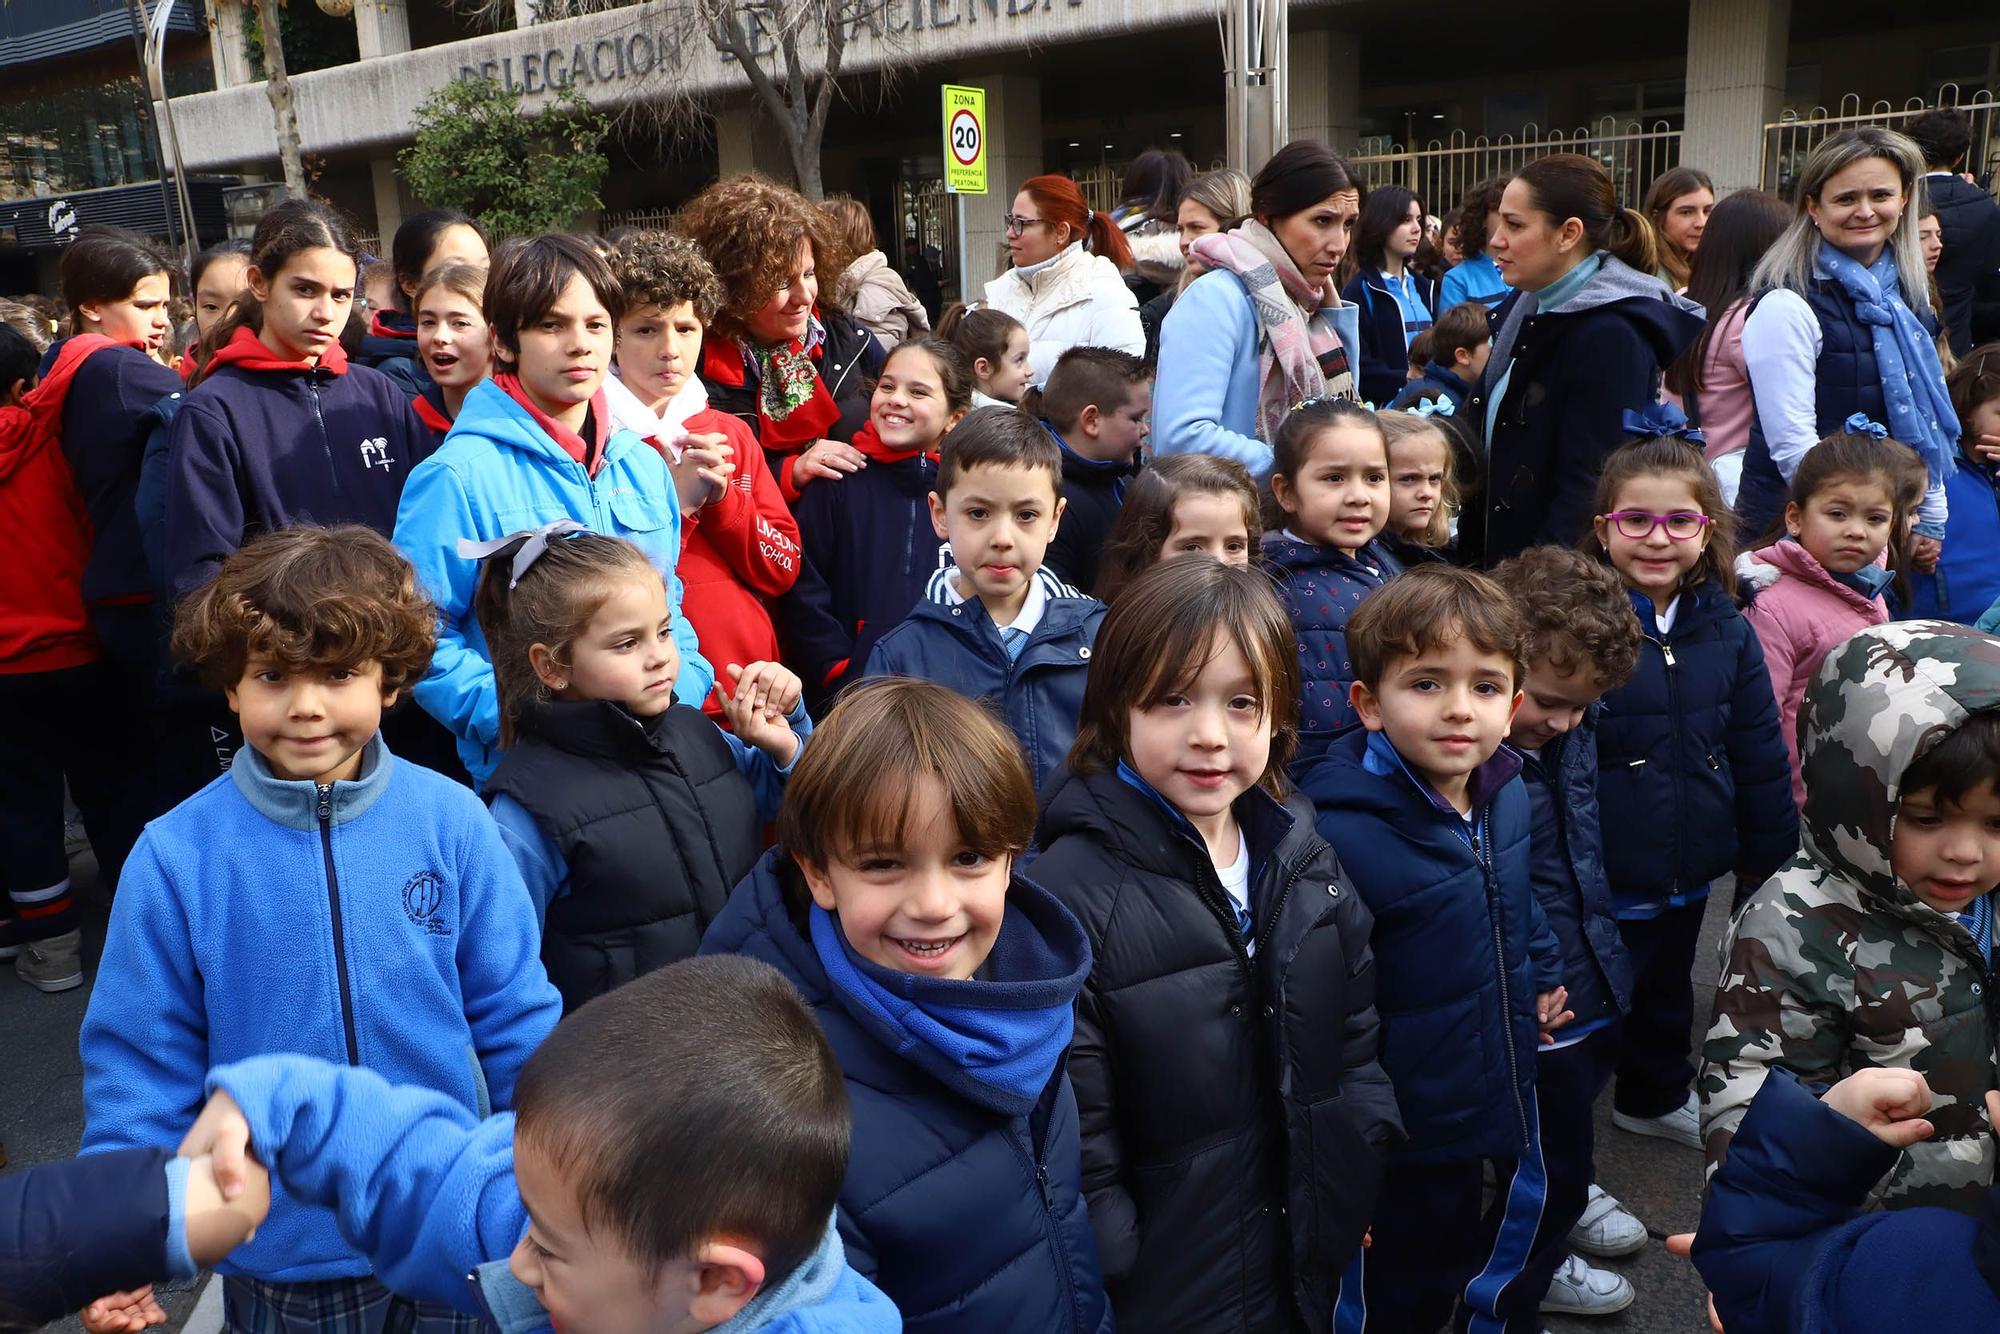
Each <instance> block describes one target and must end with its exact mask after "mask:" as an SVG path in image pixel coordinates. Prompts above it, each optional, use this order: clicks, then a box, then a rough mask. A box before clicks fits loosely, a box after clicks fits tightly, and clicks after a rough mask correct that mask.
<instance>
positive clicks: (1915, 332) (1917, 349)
mask: <svg viewBox="0 0 2000 1334" xmlns="http://www.w3.org/2000/svg"><path fill="white" fill-rule="evenodd" d="M1818 262H1819V267H1820V268H1821V269H1822V270H1824V271H1825V273H1826V276H1827V277H1829V278H1831V279H1833V280H1834V281H1835V282H1837V283H1839V284H1840V290H1841V291H1843V292H1845V293H1847V297H1848V299H1849V300H1850V301H1852V302H1853V303H1854V313H1855V315H1856V317H1857V318H1859V319H1860V321H1861V322H1862V323H1863V324H1865V325H1867V326H1868V331H1869V334H1870V336H1871V337H1872V338H1873V339H1874V344H1875V372H1876V374H1877V375H1878V376H1879V377H1880V378H1881V381H1882V402H1883V405H1884V407H1885V408H1886V409H1887V413H1888V417H1889V421H1888V427H1889V433H1890V434H1891V435H1893V436H1894V437H1895V438H1896V439H1898V440H1900V441H1902V442H1903V443H1904V444H1906V445H1908V446H1909V447H1910V448H1911V449H1914V450H1916V451H1917V455H1918V457H1920V458H1922V459H1923V461H1924V467H1925V468H1926V469H1928V470H1929V472H1930V476H1931V481H1932V482H1933V483H1937V482H1941V481H1943V480H1944V479H1945V478H1947V477H1949V476H1951V475H1952V473H1954V472H1956V471H1957V470H1958V414H1957V412H1956V411H1954V410H1953V408H1952V406H1951V397H1950V395H1948V394H1947V393H1946V392H1945V387H1944V367H1943V366H1942V365H1940V364H1939V362H1938V354H1937V344H1936V343H1934V342H1932V341H1931V336H1930V334H1929V332H1927V331H1926V330H1925V328H1924V326H1923V324H1922V323H1921V322H1920V321H1919V320H1918V319H1917V317H1916V316H1915V315H1914V314H1912V313H1911V311H1910V308H1909V306H1908V305H1907V304H1905V302H1904V301H1903V297H1902V283H1901V279H1900V278H1899V277H1898V276H1897V273H1896V253H1895V250H1894V249H1893V248H1891V247H1887V246H1885V247H1883V250H1882V253H1881V255H1879V256H1878V257H1877V258H1876V260H1875V262H1874V263H1873V264H1870V265H1867V266H1866V267H1864V266H1863V265H1862V263H1861V261H1860V260H1857V259H1855V258H1854V257H1853V256H1852V255H1849V254H1847V253H1846V252H1845V251H1843V250H1841V249H1839V248H1838V247H1835V246H1831V245H1827V244H1825V243H1824V242H1822V243H1821V244H1820V247H1819V261H1818Z"/></svg>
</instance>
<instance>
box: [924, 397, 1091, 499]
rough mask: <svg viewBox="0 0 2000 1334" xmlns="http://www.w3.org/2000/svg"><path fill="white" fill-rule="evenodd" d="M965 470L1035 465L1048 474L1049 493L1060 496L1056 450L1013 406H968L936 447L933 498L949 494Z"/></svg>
mask: <svg viewBox="0 0 2000 1334" xmlns="http://www.w3.org/2000/svg"><path fill="white" fill-rule="evenodd" d="M969 468H1030V469H1037V470H1039V471H1041V472H1045V473H1047V474H1048V477H1049V486H1050V488H1051V489H1052V492H1053V494H1054V495H1056V496H1058V497H1060V496H1061V495H1062V450H1061V449H1059V448H1057V446H1056V442H1055V440H1054V439H1053V438H1051V437H1050V435H1049V433H1048V432H1047V431H1045V430H1043V429H1042V424H1041V423H1040V422H1038V421H1036V420H1035V419H1034V418H1033V417H1030V416H1029V415H1028V414H1027V413H1025V412H1023V411H1021V410H1020V409H1019V408H992V407H987V408H974V409H973V410H972V411H970V412H968V413H966V414H965V416H964V417H962V418H960V419H959V423H958V425H956V426H954V427H952V428H951V430H949V431H947V432H946V433H945V437H944V443H943V445H942V447H941V448H940V449H939V451H938V475H937V486H936V490H937V493H938V495H939V497H940V498H944V497H949V496H950V495H951V489H952V487H954V486H956V485H957V484H958V482H959V480H960V478H961V477H962V476H963V474H964V473H965V471H966V470H967V469H969Z"/></svg>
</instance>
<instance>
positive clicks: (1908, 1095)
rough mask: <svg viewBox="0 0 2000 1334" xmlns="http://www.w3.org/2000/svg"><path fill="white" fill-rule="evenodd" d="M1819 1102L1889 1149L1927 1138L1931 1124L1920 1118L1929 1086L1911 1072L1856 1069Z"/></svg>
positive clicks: (1925, 1108)
mask: <svg viewBox="0 0 2000 1334" xmlns="http://www.w3.org/2000/svg"><path fill="white" fill-rule="evenodd" d="M1988 1096H1989V1097H1990V1096H1991V1095H1988ZM1820 1101H1821V1102H1823V1103H1825V1104H1826V1105H1827V1106H1828V1107H1831V1108H1833V1110H1834V1111H1836V1112H1839V1113H1840V1114H1841V1115H1842V1116H1844V1117H1846V1118H1847V1119H1848V1120H1850V1121H1858V1122H1860V1124H1861V1126H1862V1127H1863V1128H1864V1129H1865V1130H1867V1131H1868V1133H1869V1134H1871V1135H1873V1136H1874V1137H1875V1138H1876V1139H1879V1140H1881V1141H1882V1142H1883V1143H1884V1144H1887V1145H1889V1146H1890V1147H1891V1148H1896V1149H1906V1148H1908V1147H1909V1146H1910V1145H1912V1144H1915V1143H1916V1142H1917V1141H1918V1140H1924V1139H1929V1138H1930V1136H1931V1130H1932V1126H1931V1123H1930V1122H1929V1121H1926V1120H1925V1119H1924V1113H1925V1112H1927V1111H1929V1110H1930V1109H1931V1086H1930V1085H1929V1084H1927V1083H1925V1082H1924V1077H1923V1076H1922V1075H1920V1074H1918V1073H1917V1072H1916V1071H1914V1070H1883V1069H1868V1070H1856V1071H1855V1072H1854V1073H1853V1074H1851V1075H1849V1076H1848V1077H1847V1078H1845V1079H1843V1080H1841V1081H1840V1082H1839V1083H1838V1084H1835V1085H1834V1086H1833V1087H1832V1088H1830V1089H1828V1090H1827V1091H1826V1092H1825V1094H1823V1095H1822V1096H1821V1098H1820ZM1991 1105H1992V1104H1991V1103H1990V1102H1989V1103H1988V1106H1989V1107H1990V1106H1991Z"/></svg>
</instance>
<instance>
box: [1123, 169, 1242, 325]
mask: <svg viewBox="0 0 2000 1334" xmlns="http://www.w3.org/2000/svg"><path fill="white" fill-rule="evenodd" d="M1249 214H1250V178H1249V177H1248V176H1245V175H1244V174H1243V173H1242V172H1240V171H1236V170H1233V169H1231V168H1227V167H1225V168H1224V169H1222V170H1221V171H1211V172H1204V173H1203V174H1202V175H1200V176H1197V177H1195V178H1194V180H1193V181H1192V182H1190V183H1189V185H1188V188H1187V190H1186V191H1185V192H1184V193H1183V194H1182V195H1181V202H1180V207H1179V208H1177V209H1176V210H1175V211H1174V228H1175V231H1176V232H1177V233H1178V235H1179V238H1180V239H1179V245H1180V252H1181V276H1180V277H1179V279H1177V280H1176V281H1175V283H1174V285H1173V286H1172V287H1169V288H1168V289H1167V290H1166V291H1164V292H1162V293H1160V294H1159V295H1158V296H1156V297H1154V298H1153V299H1152V300H1151V301H1148V302H1147V303H1146V304H1145V305H1143V306H1141V307H1139V323H1140V324H1141V325H1142V326H1143V327H1144V328H1145V330H1146V360H1147V361H1149V362H1156V361H1158V360H1159V359H1160V325H1161V323H1162V322H1163V321H1164V320H1165V319H1166V318H1167V312H1168V311H1170V310H1172V309H1173V308H1174V299H1175V298H1176V297H1178V296H1179V295H1180V294H1181V293H1182V292H1183V291H1185V290H1186V289H1187V285H1188V284H1189V283H1191V282H1193V281H1194V280H1195V279H1197V278H1199V277H1201V275H1202V274H1204V273H1206V272H1208V269H1207V267H1206V266H1205V265H1203V264H1202V262H1201V261H1200V260H1199V259H1196V258H1195V257H1194V256H1193V255H1190V254H1189V253H1188V247H1190V246H1192V245H1193V244H1194V243H1195V242H1196V241H1198V240H1200V239H1201V238H1202V237H1204V236H1207V235H1209V234H1210V233H1211V232H1226V231H1228V230H1230V229H1231V228H1233V227H1236V226H1238V225H1239V224H1241V223H1242V221H1243V219H1244V218H1246V217H1248V216H1249Z"/></svg>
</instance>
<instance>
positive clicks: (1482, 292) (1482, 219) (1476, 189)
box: [1438, 176, 1510, 314]
mask: <svg viewBox="0 0 2000 1334" xmlns="http://www.w3.org/2000/svg"><path fill="white" fill-rule="evenodd" d="M1506 188H1507V178H1506V177H1505V176H1489V177H1487V178H1486V179H1485V180H1483V181H1481V182H1480V183H1479V184H1477V185H1475V186H1473V187H1472V188H1471V189H1470V190H1467V191H1466V192H1465V198H1464V199H1463V200H1461V201H1460V202H1459V205H1458V210H1457V212H1458V227H1457V230H1456V233H1455V235H1456V237H1457V249H1458V252H1459V258H1458V260H1457V261H1456V262H1455V263H1454V264H1453V265H1452V266H1451V268H1450V269H1449V270H1448V271H1447V272H1446V273H1445V275H1444V281H1443V282H1442V283H1440V284H1438V304H1439V305H1440V306H1441V307H1442V308H1443V309H1442V310H1440V311H1439V313H1440V314H1442V313H1443V311H1445V310H1450V309H1451V308H1452V307H1453V306H1455V305H1457V304H1459V302H1461V301H1479V302H1483V303H1484V304H1486V305H1488V306H1497V305H1499V304H1500V303H1501V302H1502V301H1505V300H1506V299H1507V293H1508V291H1509V290H1510V289H1509V288H1508V286H1507V280H1506V279H1505V278H1502V277H1501V276H1500V269H1499V267H1498V266H1497V265H1495V264H1494V262H1493V260H1492V257H1491V256H1489V255H1488V254H1487V253H1486V238H1487V236H1488V234H1490V233H1491V232H1492V230H1493V221H1492V215H1493V210H1495V209H1496V208H1499V207H1500V195H1501V192H1502V191H1504V190H1506Z"/></svg>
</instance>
